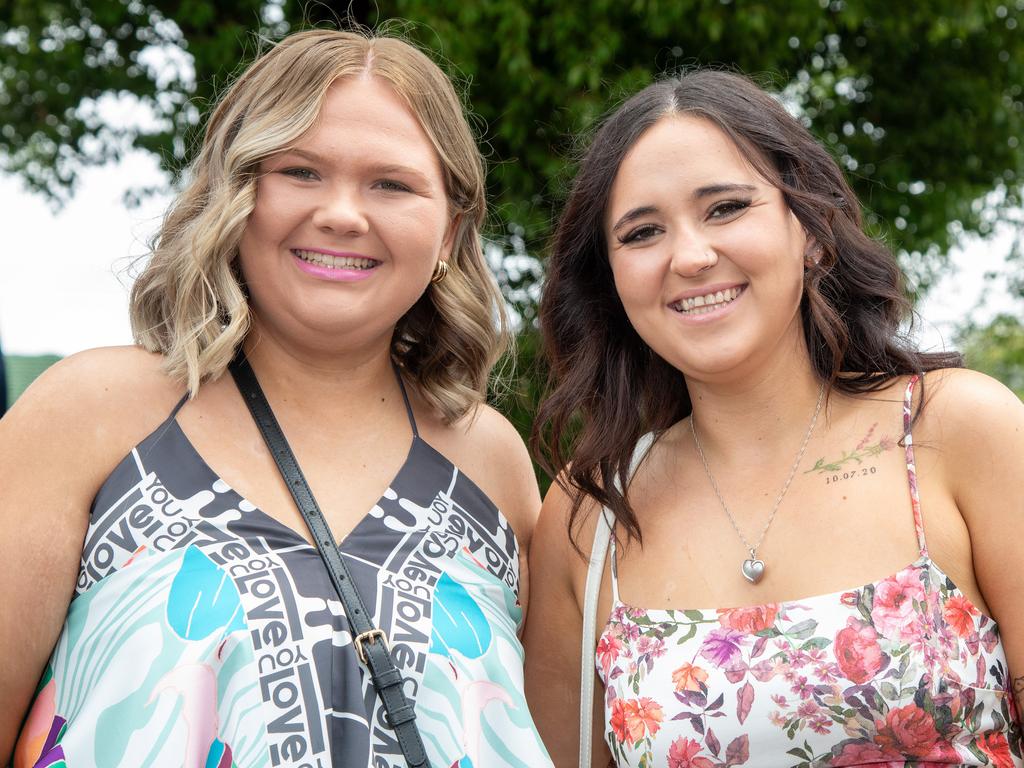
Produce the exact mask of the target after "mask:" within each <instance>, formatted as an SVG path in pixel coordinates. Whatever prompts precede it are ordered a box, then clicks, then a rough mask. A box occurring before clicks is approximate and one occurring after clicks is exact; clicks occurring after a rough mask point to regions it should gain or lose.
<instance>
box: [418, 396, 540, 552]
mask: <svg viewBox="0 0 1024 768" xmlns="http://www.w3.org/2000/svg"><path fill="white" fill-rule="evenodd" d="M428 439H430V441H431V442H432V443H434V444H435V446H436V447H437V449H438V450H440V451H441V452H442V453H444V454H445V455H446V456H447V457H448V458H449V459H451V460H452V462H453V463H454V464H455V465H456V466H457V467H458V468H459V469H460V471H461V472H463V473H464V474H465V475H467V476H468V477H470V478H471V479H472V480H473V482H475V483H476V484H477V485H478V486H480V488H481V490H483V492H484V493H486V494H487V495H488V496H489V497H490V498H491V500H492V501H493V502H494V503H495V504H496V505H497V507H498V508H499V509H500V510H501V511H502V514H504V515H505V517H506V518H507V519H508V521H509V523H510V524H511V525H512V528H513V530H515V532H516V536H517V537H518V538H519V539H520V542H521V543H522V545H523V548H524V550H525V549H526V547H527V546H528V542H529V540H530V537H531V534H532V531H533V527H534V525H535V523H536V521H537V513H538V511H539V509H540V493H539V491H538V490H537V479H536V476H535V475H534V472H533V464H532V463H531V461H530V455H529V453H528V452H527V450H526V445H525V444H524V443H523V439H522V437H520V435H519V433H518V432H517V431H516V428H515V427H514V426H512V424H511V422H509V420H508V419H506V418H505V417H504V416H502V415H501V414H500V413H499V412H498V411H497V410H495V409H494V408H492V407H490V406H488V405H481V406H478V407H477V408H476V409H475V410H474V411H472V412H471V413H469V414H467V415H466V416H464V417H463V418H462V419H460V420H459V421H457V422H456V423H455V424H453V425H451V426H448V427H441V426H440V425H438V424H432V425H431V427H430V434H429V436H428Z"/></svg>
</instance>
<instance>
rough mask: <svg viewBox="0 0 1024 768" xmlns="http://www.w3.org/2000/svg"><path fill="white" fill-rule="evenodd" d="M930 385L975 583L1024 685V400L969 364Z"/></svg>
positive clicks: (1012, 670) (933, 416) (1013, 669)
mask: <svg viewBox="0 0 1024 768" xmlns="http://www.w3.org/2000/svg"><path fill="white" fill-rule="evenodd" d="M934 389H935V392H934V396H933V397H932V398H930V399H929V402H928V408H932V409H934V412H933V413H931V414H930V415H929V416H928V418H929V419H930V420H931V421H933V422H934V421H938V422H941V423H942V427H941V432H942V435H943V447H944V451H943V454H944V456H945V457H946V460H945V462H944V465H945V466H944V471H945V473H946V474H947V478H948V484H949V488H950V492H951V493H952V495H953V498H954V500H955V501H956V505H957V507H958V508H959V510H960V513H961V515H963V519H964V521H965V523H966V524H967V528H968V531H969V532H970V538H971V554H972V560H973V564H974V572H975V575H976V576H977V579H978V586H979V588H980V590H981V593H982V595H983V596H984V598H985V602H986V603H987V604H988V607H989V609H990V611H991V612H992V615H993V616H992V617H993V618H994V619H995V620H996V621H997V622H998V624H999V627H1000V630H1001V632H1000V634H1001V636H1002V640H1003V644H1004V647H1005V649H1006V653H1007V661H1008V663H1009V665H1010V675H1011V679H1016V680H1017V681H1019V687H1020V688H1024V600H1022V599H1021V595H1024V555H1022V554H1021V544H1022V542H1024V404H1022V403H1021V401H1020V399H1019V398H1017V396H1016V395H1014V394H1013V393H1012V392H1011V391H1010V390H1008V389H1007V388H1006V387H1004V386H1003V385H1002V384H1000V383H999V382H997V381H995V380H994V379H990V378H988V377H987V376H984V375H982V374H979V373H975V372H973V371H959V370H958V371H950V372H947V373H946V375H944V376H942V377H941V379H940V380H939V381H938V383H937V385H936V386H935V388H934ZM1018 698H1019V699H1024V696H1021V695H1020V694H1019V695H1018ZM1021 703H1024V701H1022V702H1021Z"/></svg>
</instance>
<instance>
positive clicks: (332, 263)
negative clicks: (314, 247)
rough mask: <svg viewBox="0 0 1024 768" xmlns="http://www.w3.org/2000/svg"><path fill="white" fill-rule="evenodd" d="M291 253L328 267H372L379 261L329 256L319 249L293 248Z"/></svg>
mask: <svg viewBox="0 0 1024 768" xmlns="http://www.w3.org/2000/svg"><path fill="white" fill-rule="evenodd" d="M292 253H294V254H295V255H296V256H298V257H299V258H300V259H302V260H303V261H308V262H309V263H310V264H316V265H317V266H320V267H327V268H328V269H373V268H374V267H375V266H377V264H378V263H379V262H377V261H376V260H375V259H363V258H359V257H356V256H329V255H328V254H326V253H320V252H319V251H299V250H293V251H292Z"/></svg>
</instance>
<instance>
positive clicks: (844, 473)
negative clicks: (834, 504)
mask: <svg viewBox="0 0 1024 768" xmlns="http://www.w3.org/2000/svg"><path fill="white" fill-rule="evenodd" d="M877 428H878V422H877V421H876V422H875V423H874V424H872V425H871V428H870V429H869V430H868V431H867V434H865V435H864V437H862V438H861V440H860V442H859V443H857V445H856V446H854V448H853V449H852V450H844V451H843V452H842V455H841V456H840V457H839V458H837V459H833V460H831V461H827V460H826V459H825V457H824V456H822V457H821V458H819V459H818V460H817V461H816V462H814V466H813V467H811V468H810V469H808V470H806V471H805V472H804V474H805V475H810V474H818V475H824V476H825V484H826V485H832V484H833V483H841V482H844V481H849V480H853V479H854V478H858V477H869V476H871V475H873V474H875V473H877V472H878V467H877V466H875V463H874V462H873V461H872V459H874V458H876V457H877V456H879V455H881V454H882V453H885V452H886V451H891V450H892V449H893V448H895V447H896V446H897V445H898V443H897V442H896V441H895V440H893V439H892V438H891V437H888V436H884V437H878V436H876V435H875V430H876V429H877Z"/></svg>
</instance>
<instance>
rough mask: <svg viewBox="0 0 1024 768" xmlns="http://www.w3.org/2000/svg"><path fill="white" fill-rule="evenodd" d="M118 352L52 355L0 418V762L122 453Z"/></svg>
mask: <svg viewBox="0 0 1024 768" xmlns="http://www.w3.org/2000/svg"><path fill="white" fill-rule="evenodd" d="M119 354H120V353H118V352H113V351H108V350H97V351H96V352H90V353H85V354H82V355H78V356H74V357H72V358H68V359H66V360H64V361H61V362H59V363H57V364H56V365H54V366H52V367H51V368H50V369H49V370H47V371H46V372H45V373H44V374H43V375H42V376H41V377H40V378H39V379H38V380H37V381H36V382H35V383H34V384H33V385H32V386H31V387H30V388H29V389H28V390H27V391H26V392H25V393H24V394H23V395H22V397H21V398H19V399H18V401H17V402H16V403H15V404H14V407H13V408H12V409H11V410H10V411H8V413H7V415H6V416H4V418H3V419H0V531H2V535H0V605H2V606H3V620H2V621H0V690H2V691H3V692H4V704H3V706H2V707H0V765H6V760H7V757H8V755H9V754H10V751H11V750H12V749H13V742H14V738H15V735H16V733H15V729H17V728H18V727H19V725H20V724H21V720H22V718H23V716H24V713H25V710H26V708H27V707H28V705H29V701H30V698H31V696H32V695H33V693H34V691H35V687H36V685H37V683H38V681H39V678H40V676H41V674H42V671H43V667H44V666H45V664H46V661H47V659H48V658H49V655H50V653H51V651H52V649H53V646H54V643H55V642H56V640H57V637H58V635H59V633H60V630H61V627H62V626H63V623H64V619H65V615H66V613H67V608H68V603H69V602H70V600H71V596H72V594H73V591H74V586H75V582H76V579H77V576H78V567H79V562H80V558H81V554H82V545H83V541H84V538H85V531H86V528H87V526H88V520H89V509H90V505H91V503H92V499H93V497H94V496H95V493H96V491H97V489H98V487H99V485H100V484H101V483H102V482H103V479H104V478H105V477H106V476H107V474H109V472H110V471H111V469H112V467H113V466H114V464H116V462H117V461H118V460H120V458H121V456H120V455H115V454H116V451H118V450H120V449H121V447H122V446H120V445H119V439H120V440H123V438H122V436H121V430H123V429H124V428H125V427H126V426H128V425H129V424H130V423H131V419H130V418H124V417H121V418H114V417H113V416H114V414H115V413H117V412H119V411H121V410H122V408H123V406H122V404H121V403H114V402H112V401H113V400H114V399H115V398H116V396H118V395H120V394H124V392H123V390H124V389H125V387H126V385H125V384H123V383H122V384H120V385H118V384H117V383H116V382H114V381H112V370H111V367H110V364H111V362H112V361H113V360H112V358H117V357H118V356H119ZM120 357H122V358H123V355H120ZM120 373H123V371H121V372H120ZM128 381H129V382H131V386H132V387H133V388H134V386H135V385H137V384H139V382H138V380H134V381H133V380H132V378H130V377H129V379H128ZM143 386H144V384H143ZM123 405H124V406H127V405H128V403H124V404H123ZM132 405H133V406H134V405H135V404H134V403H132ZM115 406H116V407H115ZM105 413H106V414H108V415H109V416H111V418H104V416H103V414H105ZM154 426H155V425H154ZM124 452H126V451H124ZM122 455H123V453H122Z"/></svg>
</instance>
